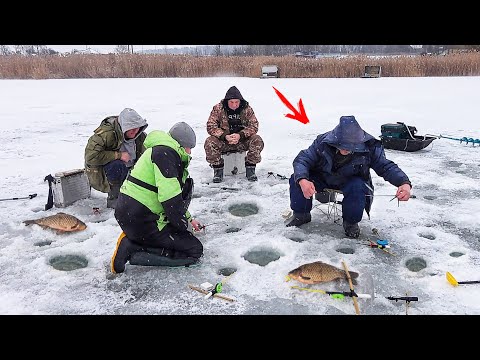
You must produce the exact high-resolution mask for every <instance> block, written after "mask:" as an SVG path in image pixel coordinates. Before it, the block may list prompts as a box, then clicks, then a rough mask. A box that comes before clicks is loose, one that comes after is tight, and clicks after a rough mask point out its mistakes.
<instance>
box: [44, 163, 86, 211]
mask: <svg viewBox="0 0 480 360" xmlns="http://www.w3.org/2000/svg"><path fill="white" fill-rule="evenodd" d="M52 190H53V199H54V200H53V204H54V205H55V206H56V207H60V208H63V207H66V206H69V205H71V204H73V203H74V202H75V201H77V200H81V199H86V198H88V197H90V194H91V189H90V183H89V182H88V178H87V174H86V172H85V169H74V170H68V171H62V172H57V173H56V174H55V176H54V181H53V183H52Z"/></svg>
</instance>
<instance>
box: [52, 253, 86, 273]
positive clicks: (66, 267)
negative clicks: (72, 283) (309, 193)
mask: <svg viewBox="0 0 480 360" xmlns="http://www.w3.org/2000/svg"><path fill="white" fill-rule="evenodd" d="M50 265H52V267H53V268H54V269H57V270H61V271H72V270H77V269H81V268H84V267H87V265H88V260H87V259H86V258H85V257H83V256H79V255H59V256H55V257H53V258H51V259H50Z"/></svg>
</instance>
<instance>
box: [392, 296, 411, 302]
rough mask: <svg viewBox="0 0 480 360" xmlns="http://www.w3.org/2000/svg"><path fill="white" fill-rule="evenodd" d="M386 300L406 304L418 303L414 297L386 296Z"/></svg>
mask: <svg viewBox="0 0 480 360" xmlns="http://www.w3.org/2000/svg"><path fill="white" fill-rule="evenodd" d="M387 299H388V300H395V302H397V301H405V302H407V303H409V302H411V301H418V297H416V296H387Z"/></svg>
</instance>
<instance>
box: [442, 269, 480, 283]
mask: <svg viewBox="0 0 480 360" xmlns="http://www.w3.org/2000/svg"><path fill="white" fill-rule="evenodd" d="M447 280H448V282H449V283H450V284H452V285H453V286H458V285H460V284H480V281H479V280H474V281H457V279H455V277H454V276H453V275H452V274H451V273H449V272H448V271H447Z"/></svg>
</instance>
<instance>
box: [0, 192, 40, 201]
mask: <svg viewBox="0 0 480 360" xmlns="http://www.w3.org/2000/svg"><path fill="white" fill-rule="evenodd" d="M35 196H37V194H30V195H28V196H25V197H14V198H9V199H0V201H7V200H21V199H33V198H34V197H35Z"/></svg>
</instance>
